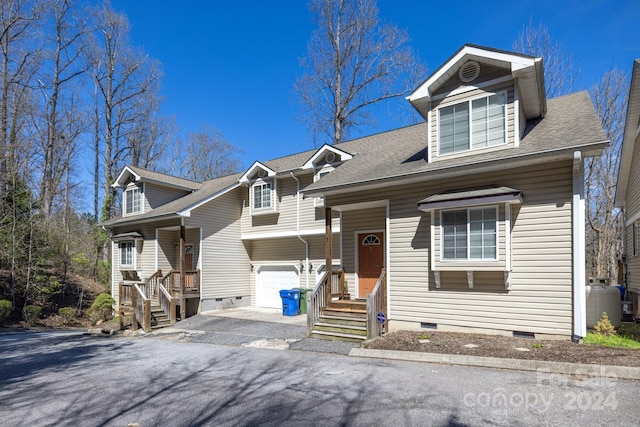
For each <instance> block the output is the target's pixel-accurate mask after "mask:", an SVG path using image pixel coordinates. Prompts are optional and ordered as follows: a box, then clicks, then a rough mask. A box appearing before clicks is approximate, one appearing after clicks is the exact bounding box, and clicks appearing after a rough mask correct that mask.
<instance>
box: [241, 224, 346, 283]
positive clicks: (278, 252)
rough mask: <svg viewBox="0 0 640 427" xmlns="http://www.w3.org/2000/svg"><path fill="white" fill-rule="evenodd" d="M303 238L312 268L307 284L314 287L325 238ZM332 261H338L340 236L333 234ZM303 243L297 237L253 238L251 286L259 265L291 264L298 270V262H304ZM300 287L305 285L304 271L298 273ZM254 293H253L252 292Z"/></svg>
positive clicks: (323, 259)
mask: <svg viewBox="0 0 640 427" xmlns="http://www.w3.org/2000/svg"><path fill="white" fill-rule="evenodd" d="M304 240H306V241H307V243H308V245H309V263H310V264H311V265H312V269H311V271H310V272H309V273H310V274H309V286H310V287H315V284H316V270H317V269H318V268H319V267H320V266H321V265H324V263H325V253H324V249H325V238H324V235H322V236H308V237H305V238H304ZM332 247H333V263H334V264H338V263H340V256H339V254H340V238H339V236H338V234H334V235H333V246H332ZM305 256H306V253H305V245H304V243H303V242H302V241H301V240H300V239H298V238H297V237H287V238H280V239H264V240H255V241H253V242H252V244H251V261H250V262H251V264H253V266H254V272H253V273H252V274H251V286H252V289H255V281H256V277H255V275H256V270H257V268H258V267H259V266H260V265H293V266H295V267H296V269H298V271H300V264H301V263H304V262H305ZM299 277H300V287H306V285H307V275H306V271H303V272H301V273H300V274H299ZM253 295H255V293H254V294H253Z"/></svg>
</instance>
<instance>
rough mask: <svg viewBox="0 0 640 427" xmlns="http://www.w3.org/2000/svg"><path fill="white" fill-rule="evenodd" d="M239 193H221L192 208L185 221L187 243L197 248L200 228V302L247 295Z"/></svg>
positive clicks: (247, 283)
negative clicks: (209, 200) (210, 200)
mask: <svg viewBox="0 0 640 427" xmlns="http://www.w3.org/2000/svg"><path fill="white" fill-rule="evenodd" d="M242 193H243V191H242V189H238V190H235V191H231V192H229V193H227V194H224V195H222V196H220V197H218V198H217V199H215V200H213V201H212V202H209V203H207V204H205V205H203V206H201V207H199V208H196V209H194V210H193V211H192V212H191V217H189V218H188V219H186V220H185V223H186V225H187V228H188V231H187V236H188V239H187V243H194V244H195V245H197V244H198V243H199V233H200V230H199V228H200V227H201V228H202V237H203V243H202V258H201V261H202V262H201V265H199V268H200V270H201V298H202V299H212V298H230V297H236V296H248V295H250V288H249V264H250V263H249V257H248V255H247V250H246V248H245V245H244V244H243V242H242V241H241V240H240V216H241V215H242V197H243V196H242ZM196 233H197V234H196ZM189 239H190V240H189ZM198 255H199V254H194V257H197V256H198ZM197 259H198V258H196V260H197Z"/></svg>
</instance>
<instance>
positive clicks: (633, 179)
mask: <svg viewBox="0 0 640 427" xmlns="http://www.w3.org/2000/svg"><path fill="white" fill-rule="evenodd" d="M639 138H640V137H639ZM638 182H640V140H638V141H636V143H635V145H634V150H633V156H632V159H631V170H630V171H629V184H628V185H627V194H625V216H626V217H627V218H631V217H633V216H634V215H636V214H637V213H638V212H640V185H637V183H638Z"/></svg>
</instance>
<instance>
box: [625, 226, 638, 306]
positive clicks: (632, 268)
mask: <svg viewBox="0 0 640 427" xmlns="http://www.w3.org/2000/svg"><path fill="white" fill-rule="evenodd" d="M637 224H638V228H639V229H640V221H638V222H637ZM639 234H640V232H639ZM625 238H626V248H627V249H626V252H627V270H626V273H627V287H628V289H629V291H632V292H635V293H636V294H640V256H638V255H634V254H633V226H632V225H631V224H629V226H628V227H626V232H625ZM638 239H639V243H640V236H638ZM639 251H640V248H639ZM634 303H635V301H634Z"/></svg>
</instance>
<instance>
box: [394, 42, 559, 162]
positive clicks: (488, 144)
mask: <svg viewBox="0 0 640 427" xmlns="http://www.w3.org/2000/svg"><path fill="white" fill-rule="evenodd" d="M407 100H408V101H409V102H411V104H412V105H413V106H414V107H415V108H416V110H418V112H419V113H420V114H421V115H422V116H423V117H424V118H425V119H426V120H427V123H428V125H429V126H428V144H429V147H428V161H433V160H438V159H440V158H450V157H451V156H454V155H465V154H469V153H475V152H478V150H486V149H502V148H508V147H518V146H519V143H520V139H521V137H522V132H523V130H524V128H525V124H526V121H527V120H530V119H537V118H540V117H542V116H544V114H545V113H546V109H547V107H546V98H545V94H544V77H543V70H542V58H534V57H531V56H527V55H521V54H517V53H510V52H504V51H499V50H495V49H489V48H483V47H480V46H473V45H465V46H463V47H462V48H461V49H460V50H459V51H458V52H457V53H456V54H454V55H453V56H452V57H451V58H450V59H449V60H448V61H447V62H445V63H444V64H443V65H442V66H441V67H440V68H438V70H436V71H435V72H434V73H433V74H432V75H431V76H430V77H429V78H428V79H427V80H426V81H425V82H424V83H422V84H421V85H420V86H419V87H418V88H417V89H416V90H414V91H413V92H412V93H411V94H410V95H409V96H408V97H407Z"/></svg>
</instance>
